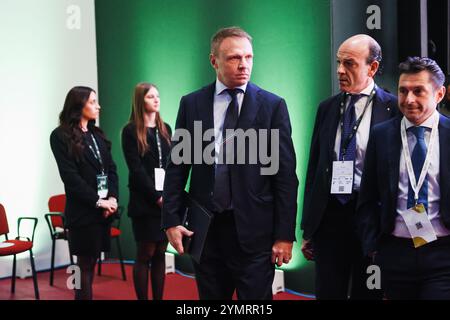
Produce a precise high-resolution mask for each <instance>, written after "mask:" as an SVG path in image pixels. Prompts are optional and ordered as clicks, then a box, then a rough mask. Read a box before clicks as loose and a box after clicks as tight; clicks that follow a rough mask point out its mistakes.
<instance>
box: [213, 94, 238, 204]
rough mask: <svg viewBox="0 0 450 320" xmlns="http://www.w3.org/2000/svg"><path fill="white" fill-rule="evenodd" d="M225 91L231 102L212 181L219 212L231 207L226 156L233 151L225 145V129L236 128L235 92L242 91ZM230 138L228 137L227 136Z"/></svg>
mask: <svg viewBox="0 0 450 320" xmlns="http://www.w3.org/2000/svg"><path fill="white" fill-rule="evenodd" d="M225 91H226V92H227V93H228V94H229V95H230V96H231V102H230V104H229V105H228V108H227V111H226V114H225V120H224V122H223V128H222V138H223V143H222V146H221V148H220V154H219V163H217V164H216V170H215V182H214V202H215V205H216V207H217V210H218V211H219V212H222V211H224V210H229V209H231V208H232V206H231V199H232V192H231V176H230V171H229V168H228V166H227V165H226V162H227V160H226V159H227V157H229V159H230V160H231V159H232V156H233V152H231V150H227V149H228V148H227V145H228V146H229V142H228V143H227V135H226V130H227V129H233V130H234V129H236V126H237V122H238V118H239V103H238V100H237V94H238V93H239V92H242V90H241V89H226V90H224V92H225ZM228 139H230V137H228ZM220 159H223V163H221V161H220Z"/></svg>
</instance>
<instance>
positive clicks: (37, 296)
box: [30, 249, 39, 300]
mask: <svg viewBox="0 0 450 320" xmlns="http://www.w3.org/2000/svg"><path fill="white" fill-rule="evenodd" d="M30 262H31V272H32V273H33V283H34V296H35V297H36V300H39V287H38V281H37V274H36V267H35V265H34V257H33V250H31V249H30Z"/></svg>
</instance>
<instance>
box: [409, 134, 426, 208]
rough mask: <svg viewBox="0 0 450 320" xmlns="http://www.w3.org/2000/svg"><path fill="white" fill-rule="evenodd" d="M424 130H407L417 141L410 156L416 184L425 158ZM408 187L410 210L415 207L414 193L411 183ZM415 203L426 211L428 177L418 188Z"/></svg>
mask: <svg viewBox="0 0 450 320" xmlns="http://www.w3.org/2000/svg"><path fill="white" fill-rule="evenodd" d="M425 129H426V128H425V127H411V128H409V129H408V131H410V132H412V133H413V134H414V135H415V136H416V139H417V143H416V145H415V146H414V150H413V152H412V154H411V162H412V165H413V169H414V175H415V176H416V183H417V182H418V181H419V177H420V173H421V171H422V167H423V164H424V163H425V158H426V156H427V145H426V143H425ZM408 185H409V190H408V208H411V207H413V206H414V205H415V199H414V191H413V189H412V187H411V183H409V184H408ZM417 203H423V205H424V206H425V209H427V210H428V175H427V176H426V177H425V180H424V182H423V184H422V187H421V188H420V191H419V199H418V200H417Z"/></svg>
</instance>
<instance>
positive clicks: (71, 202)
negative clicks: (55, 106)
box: [50, 127, 119, 228]
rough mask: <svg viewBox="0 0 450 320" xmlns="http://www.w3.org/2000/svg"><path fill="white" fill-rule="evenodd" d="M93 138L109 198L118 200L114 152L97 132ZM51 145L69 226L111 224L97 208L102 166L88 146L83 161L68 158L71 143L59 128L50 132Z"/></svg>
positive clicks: (67, 225) (69, 156)
mask: <svg viewBox="0 0 450 320" xmlns="http://www.w3.org/2000/svg"><path fill="white" fill-rule="evenodd" d="M91 132H92V131H91ZM94 136H95V139H96V141H97V144H98V147H99V150H100V153H101V155H102V160H103V163H104V167H105V174H107V175H108V197H110V196H112V197H115V198H116V199H117V201H119V198H118V196H119V189H118V177H117V173H116V165H115V163H114V161H113V159H112V157H111V151H110V150H109V149H108V146H107V144H106V141H105V140H103V139H102V137H101V136H100V135H99V134H98V133H97V132H95V131H94ZM50 146H51V148H52V151H53V155H54V156H55V160H56V164H57V165H58V169H59V174H60V176H61V179H62V181H63V183H64V189H65V193H66V208H65V210H64V215H65V222H66V227H68V228H70V227H81V226H85V225H90V224H95V223H100V224H104V223H109V222H110V220H111V219H105V218H104V217H103V212H102V209H101V208H98V209H97V208H96V207H95V205H96V203H97V200H98V199H99V196H98V195H97V175H98V174H101V167H100V164H99V162H98V161H97V160H96V159H95V157H94V155H93V154H92V152H91V150H90V149H89V147H87V145H85V148H84V151H83V160H82V161H76V160H75V158H74V157H73V156H71V155H69V150H68V144H67V142H66V138H65V137H64V134H63V131H62V129H61V128H60V127H58V128H56V129H55V130H53V132H52V133H51V135H50Z"/></svg>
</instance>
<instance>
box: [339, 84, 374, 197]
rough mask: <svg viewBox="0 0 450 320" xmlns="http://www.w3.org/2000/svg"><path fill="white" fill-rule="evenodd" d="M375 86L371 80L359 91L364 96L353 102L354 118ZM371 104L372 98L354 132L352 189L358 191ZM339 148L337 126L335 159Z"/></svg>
mask: <svg viewBox="0 0 450 320" xmlns="http://www.w3.org/2000/svg"><path fill="white" fill-rule="evenodd" d="M374 87H375V82H374V81H373V80H371V82H370V84H369V85H368V86H367V87H366V88H365V89H364V90H363V91H361V92H360V94H365V96H363V97H361V98H360V99H359V100H358V101H356V103H355V114H356V119H359V117H360V116H361V114H362V113H363V111H364V107H365V106H366V103H367V99H369V96H370V94H371V93H372V90H373V88H374ZM350 98H351V97H350V95H349V96H348V98H347V101H346V102H345V109H347V108H348V106H349V104H350ZM372 105H373V100H372V101H371V102H370V103H369V105H368V106H367V110H366V113H365V114H364V117H363V118H362V121H361V123H360V125H359V127H358V131H357V132H356V159H355V175H354V178H353V190H355V191H359V187H360V185H361V176H362V172H363V168H364V157H365V156H366V149H367V143H368V142H369V133H370V121H371V118H372ZM340 148H341V126H340V125H339V126H338V129H337V133H336V140H335V143H334V153H335V159H339V152H340Z"/></svg>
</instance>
